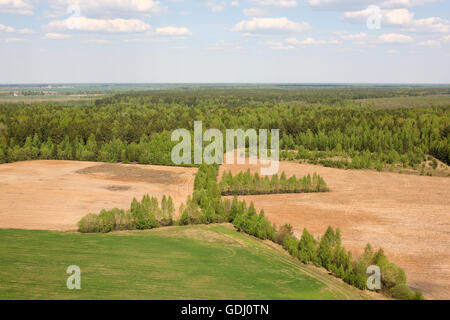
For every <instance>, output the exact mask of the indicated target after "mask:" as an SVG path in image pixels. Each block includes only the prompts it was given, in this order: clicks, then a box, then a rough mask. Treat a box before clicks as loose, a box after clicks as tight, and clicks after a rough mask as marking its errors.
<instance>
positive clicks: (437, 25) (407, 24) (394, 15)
mask: <svg viewBox="0 0 450 320" xmlns="http://www.w3.org/2000/svg"><path fill="white" fill-rule="evenodd" d="M374 10H375V9H369V8H367V9H364V10H360V11H351V12H345V13H344V19H345V20H347V21H350V22H355V23H366V21H367V19H368V18H369V16H371V15H373V14H375V11H374ZM381 17H382V19H381V27H383V25H387V26H390V27H399V28H400V29H401V30H402V31H408V32H440V33H448V32H449V30H450V21H449V20H447V19H443V18H439V17H430V18H425V19H417V20H415V19H414V13H413V12H411V11H409V10H408V9H405V8H403V9H394V10H381Z"/></svg>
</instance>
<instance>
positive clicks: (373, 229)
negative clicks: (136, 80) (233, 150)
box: [0, 85, 450, 299]
mask: <svg viewBox="0 0 450 320" xmlns="http://www.w3.org/2000/svg"><path fill="white" fill-rule="evenodd" d="M449 90H450V89H449V88H448V87H445V86H436V87H433V86H429V87H427V86H425V87H386V88H382V87H363V86H361V87H358V86H355V87H352V86H350V87H345V86H343V87H339V86H336V87H323V88H321V87H302V86H299V87H295V86H292V87H284V86H281V85H280V86H277V85H273V86H266V87H265V88H264V89H261V88H256V87H255V88H253V87H246V86H235V87H227V86H223V87H221V86H217V87H197V86H185V87H183V88H161V89H158V90H150V91H142V92H123V93H118V94H115V95H108V96H106V97H99V98H98V99H97V100H95V101H90V102H89V103H86V104H85V103H84V102H83V101H75V102H76V103H75V102H74V101H61V102H58V101H54V102H49V101H41V102H38V101H36V102H33V103H26V104H24V103H16V104H15V103H8V104H1V103H0V178H1V180H0V194H1V195H2V197H1V198H0V228H14V229H0V237H3V239H4V241H5V243H8V246H7V247H6V248H3V250H4V251H2V252H1V254H0V258H1V259H3V260H2V263H3V264H4V265H5V268H4V271H3V273H2V274H0V278H1V279H2V280H3V281H6V283H7V284H8V285H7V286H3V284H2V286H1V289H2V290H6V291H4V292H5V293H4V294H3V295H2V293H0V296H3V297H4V298H9V297H11V298H14V297H24V298H30V299H32V298H38V299H41V298H46V297H47V298H71V297H72V298H93V299H97V298H99V297H101V298H103V297H104V298H108V297H109V298H125V299H128V298H161V299H172V298H173V297H174V296H175V295H177V296H179V297H181V298H195V299H201V298H224V299H225V298H243V299H246V298H253V299H256V298H263V299H284V298H285V299H343V298H349V299H356V298H376V299H379V298H383V297H396V298H402V299H420V298H422V295H421V293H420V292H419V291H422V292H423V293H424V295H425V297H426V298H431V299H445V298H448V292H449V290H448V286H449V282H448V279H450V274H449V273H448V270H449V268H450V256H449V252H448V247H449V241H450V239H449V238H448V232H447V229H446V227H447V226H448V225H449V224H450V220H449V216H448V212H449V208H450V203H449V202H448V199H449V198H450V195H449V193H448V190H450V188H449V181H450V180H449V175H450V173H449V169H448V165H449V156H450V153H449V150H450V144H449V141H450V140H449V139H450V137H449V107H450V105H448V103H447V100H446V96H448V93H449V92H450V91H449ZM198 120H201V121H202V122H203V124H204V127H203V130H206V129H209V128H218V129H219V130H220V131H222V132H224V130H225V129H228V128H234V129H237V128H242V129H244V130H246V129H255V130H258V129H273V128H277V129H279V130H280V149H281V150H280V155H281V157H282V159H283V160H285V161H282V162H281V163H280V170H279V172H278V175H277V176H274V177H270V178H269V177H267V178H266V177H265V178H262V177H261V178H260V177H259V176H257V175H253V174H255V173H256V172H257V171H258V170H257V169H258V167H257V166H253V165H228V164H226V165H222V166H220V167H219V166H215V165H206V164H203V165H201V166H198V165H196V164H192V163H183V164H182V166H174V163H173V162H172V159H171V151H172V149H173V147H174V145H175V144H176V142H175V141H172V139H171V131H173V130H175V129H179V128H184V129H186V130H187V132H188V133H192V128H193V123H194V121H198ZM203 147H205V145H203ZM247 169H250V173H251V175H250V173H245V171H246V170H247ZM228 171H229V172H231V173H229V174H228V175H227V176H226V177H225V179H224V177H223V173H224V172H228ZM294 175H295V178H294V177H293V176H294ZM221 179H222V180H221ZM244 194H246V195H245V196H243V195H244ZM144 195H149V196H144ZM229 195H240V196H239V198H236V199H233V198H232V197H230V196H229ZM143 196H144V197H143ZM165 196H168V197H170V199H171V201H172V199H173V202H174V206H172V202H171V205H170V208H171V209H170V210H167V202H164V201H165V200H164V201H163V200H162V199H163V198H164V197H165ZM135 198H136V199H137V200H134V199H135ZM141 199H142V200H141ZM164 199H166V198H164ZM239 200H240V201H239ZM158 201H160V203H161V206H159V204H158ZM164 208H165V209H164ZM167 212H170V215H171V214H172V212H173V213H174V214H175V216H173V217H171V218H170V219H166V218H165V217H164V215H165V213H167ZM161 213H162V214H161ZM172 218H173V219H172ZM229 222H231V223H232V224H233V226H234V228H235V229H236V230H237V231H240V232H239V233H237V232H235V231H233V230H232V229H231V225H229V224H227V223H229ZM167 226H170V227H167ZM304 228H306V229H307V230H304ZM18 229H30V230H26V231H24V230H18ZM76 229H77V230H78V231H80V232H82V233H83V234H80V233H77V232H75V230H76ZM148 229H151V230H148ZM37 230H40V231H37ZM48 230H53V231H58V232H53V231H48ZM60 231H65V232H60ZM308 231H309V232H308ZM108 232H109V233H108ZM84 233H87V234H84ZM90 233H105V234H90ZM341 233H342V242H341ZM300 238H301V239H300ZM244 239H245V241H244ZM216 240H217V241H216ZM242 241H244V242H245V243H247V244H248V243H253V244H252V245H250V246H248V247H245V246H244V247H241V245H242V243H241V242H242ZM163 242H164V243H166V245H164V244H162V243H163ZM180 242H182V244H180ZM39 243H43V244H47V245H46V246H45V247H44V246H40V245H39ZM75 243H80V245H81V247H80V248H81V249H82V250H81V251H77V252H78V253H77V255H76V259H78V260H79V261H81V262H80V263H81V264H82V263H86V264H85V265H86V266H87V267H83V266H82V269H83V270H87V273H86V274H85V277H86V281H88V282H86V285H88V284H89V283H90V284H91V285H93V287H92V288H94V289H92V290H91V291H90V290H85V291H83V292H78V293H69V292H66V291H65V289H64V282H62V283H60V282H59V281H60V278H59V277H60V276H59V274H60V273H61V270H60V269H55V268H63V263H66V261H68V260H71V257H72V256H71V254H70V252H69V251H70V250H73V249H74V244H75ZM236 243H237V244H236ZM367 243H370V244H371V245H372V246H373V248H374V250H372V247H370V246H366V244H367ZM341 244H342V245H341ZM15 245H17V246H15ZM235 247H236V248H238V249H236V248H235ZM92 248H100V250H101V252H102V254H101V255H102V256H101V257H100V262H99V263H98V264H94V262H93V254H94V252H95V250H93V249H92ZM305 248H306V249H305ZM431 248H432V250H431ZM69 249H70V250H69ZM163 249H164V250H163ZM241 249H242V250H241ZM379 249H383V250H379ZM115 250H117V252H116V251H115ZM305 250H309V251H305ZM30 252H39V254H38V255H36V256H35V257H32V256H31V254H30ZM212 252H218V256H215V254H214V253H212ZM305 252H306V253H305ZM288 253H289V254H290V255H289V254H288ZM182 255H185V256H183V257H181V256H182ZM210 256H211V257H210ZM223 256H225V257H227V258H226V259H225V258H221V257H223ZM9 257H11V258H9ZM50 257H51V258H52V259H56V261H59V262H60V263H59V264H56V265H54V266H53V265H50V264H49V262H48V261H49V260H48V259H49V258H50ZM164 257H166V258H167V260H164ZM214 257H215V258H216V260H217V259H218V260H227V266H228V269H227V270H225V269H223V268H221V267H218V266H217V261H216V260H214V259H212V258H214ZM245 257H247V258H248V259H250V260H249V261H248V263H249V264H252V265H253V264H254V265H255V266H256V267H257V268H258V272H260V273H261V274H260V277H258V278H257V279H256V278H255V276H254V275H252V273H251V272H247V271H243V270H241V269H239V265H242V261H247V260H245V259H246V258H245ZM268 257H271V258H270V259H274V261H266V258H268ZM228 258H229V259H228ZM8 259H11V260H8ZM36 259H37V260H36ZM39 259H42V260H39ZM251 259H253V260H251ZM270 259H269V260H270ZM197 260H198V261H202V262H204V264H202V265H198V264H196V263H195V262H194V261H197ZM228 260H229V261H228ZM275 260H276V261H275ZM300 261H302V262H303V263H301V262H300ZM228 262H229V263H230V264H228ZM14 263H16V265H15V266H16V267H18V268H13V267H12V266H14ZM73 263H74V264H76V262H73ZM130 263H131V265H134V267H131V269H130V270H128V269H126V268H125V267H124V265H128V264H130ZM246 263H247V262H246ZM279 263H286V265H284V264H283V265H280V264H279ZM394 263H395V264H394ZM37 264H39V265H42V266H43V267H42V268H44V267H46V268H49V269H48V270H46V269H39V268H40V267H39V268H35V266H36V265H37ZM231 264H233V266H231ZM370 264H377V265H378V264H380V266H381V267H382V268H383V269H382V270H383V272H384V271H386V272H387V276H386V277H385V278H382V281H383V285H385V287H383V288H384V290H383V294H384V295H383V296H381V295H368V292H367V290H365V291H364V290H359V289H364V288H365V286H366V282H365V281H366V278H367V276H366V273H365V272H366V268H367V266H368V265H370ZM287 265H289V266H290V267H289V268H291V267H292V269H289V268H288V267H287ZM313 265H315V266H313ZM142 266H151V268H153V270H158V271H157V272H156V271H155V272H156V273H153V274H152V273H151V270H150V267H144V268H142ZM182 266H184V267H185V268H184V269H183V268H182ZM318 267H320V268H318ZM21 268H22V269H21ZM86 268H87V269H86ZM139 268H142V269H143V270H142V272H144V271H146V272H150V274H151V276H150V277H146V276H145V275H144V274H143V273H142V272H141V271H139V270H138V269H139ZM277 268H278V269H280V268H281V269H282V270H286V271H285V272H283V273H280V274H278V273H277V274H275V272H274V270H275V269H277ZM286 268H287V269H286ZM16 269H17V270H16ZM21 270H22V271H23V270H28V271H30V272H31V273H30V274H31V275H32V276H30V277H29V278H27V276H19V275H18V274H17V273H15V272H19V271H21ZM35 270H38V271H35ZM162 270H167V272H168V273H169V274H168V275H163V272H162ZM229 270H233V272H237V273H240V274H242V277H240V278H239V277H237V278H238V279H239V284H238V282H236V281H237V279H231V278H232V276H231V275H230V273H229ZM249 270H250V271H252V270H253V269H249ZM403 270H405V271H406V274H405V272H404V271H403ZM63 271H64V270H63ZM131 271H132V272H131ZM327 271H328V274H327ZM32 272H36V273H35V274H34V275H33V273H32ZM102 272H104V273H102ZM253 272H255V271H254V270H253ZM39 273H45V274H46V275H45V277H44V278H42V280H43V281H46V282H48V283H50V284H53V285H55V286H62V287H53V289H50V287H49V286H48V285H47V286H45V285H44V286H42V284H41V283H40V282H39V279H40V277H39V276H37V274H39ZM47 273H48V275H47ZM235 274H236V273H234V275H235ZM8 275H13V276H12V277H11V278H17V279H19V280H20V279H21V280H20V281H17V282H14V280H6V279H8ZM63 276H65V275H63ZM104 276H106V277H108V278H107V279H108V280H107V281H108V283H112V284H113V285H112V286H111V287H107V286H106V282H105V281H106V280H105V279H106V278H104ZM138 276H139V279H144V282H143V283H142V285H140V284H137V283H136V282H137V279H138V278H137V277H138ZM190 277H193V278H192V279H193V282H192V283H191V282H189V283H188V279H190ZM339 278H341V279H339ZM342 280H344V281H342ZM344 282H346V283H344ZM253 283H254V285H250V284H253ZM120 284H122V285H123V286H124V288H125V289H122V288H121V287H120V286H119V285H120ZM243 284H245V285H243ZM279 284H282V286H281V287H280V288H277V286H278V285H279ZM348 284H351V285H352V286H353V287H350V286H349V285H348ZM406 284H407V285H408V286H409V287H408V286H406ZM239 285H240V286H241V289H240V290H236V289H233V288H234V287H235V286H236V287H239ZM242 286H244V287H245V288H244V289H242ZM37 287H39V288H40V287H42V290H41V291H40V290H39V289H38V288H37ZM232 287H233V288H232ZM55 288H57V289H56V290H55ZM356 288H359V289H356ZM411 289H413V290H411ZM21 290H22V291H23V293H22V296H21V295H20V293H19V292H20V291H21ZM83 290H84V289H83ZM155 290H157V291H158V293H156V292H155ZM414 290H419V291H414ZM52 292H54V293H52ZM186 292H188V293H189V294H186Z"/></svg>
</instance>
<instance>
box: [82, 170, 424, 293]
mask: <svg viewBox="0 0 450 320" xmlns="http://www.w3.org/2000/svg"><path fill="white" fill-rule="evenodd" d="M246 174H247V175H248V174H249V173H248V172H247V173H246ZM217 175H218V166H217V165H201V166H200V167H199V170H198V171H197V175H196V178H195V182H194V193H193V195H192V197H191V196H189V197H188V200H187V202H186V204H182V205H181V206H180V209H179V212H180V217H179V219H178V220H177V221H174V220H173V218H172V215H173V212H174V208H173V203H172V199H171V198H170V197H169V198H165V197H164V198H163V199H162V201H161V207H159V206H158V201H157V199H156V198H153V197H152V198H150V197H149V196H144V197H143V199H142V201H141V202H138V201H136V199H134V200H133V202H132V204H131V207H130V210H127V211H124V210H119V209H112V210H110V211H107V210H102V212H100V214H99V215H95V214H89V215H87V216H85V217H83V218H82V219H81V220H80V222H79V223H78V226H79V230H80V232H109V231H113V230H130V229H131V230H134V229H151V228H156V227H159V226H164V225H172V224H177V225H189V224H209V223H215V222H231V223H232V224H233V225H234V226H235V228H236V230H238V231H242V232H245V233H247V234H249V235H252V236H255V237H257V238H259V239H263V240H266V239H268V240H271V241H274V242H276V243H278V244H280V245H282V246H283V247H284V248H285V249H286V250H287V251H288V252H289V253H290V254H291V255H292V256H293V257H295V258H297V259H299V260H300V261H301V262H303V263H313V264H315V265H317V266H321V267H324V268H326V269H327V270H328V271H330V272H331V273H332V274H333V275H335V276H336V277H339V278H342V279H344V281H345V282H347V283H349V284H351V285H353V286H355V287H357V288H360V289H365V288H366V280H367V275H366V270H367V267H368V266H369V265H377V266H379V267H380V269H381V273H382V288H383V290H384V292H385V293H387V294H389V295H392V296H393V297H395V298H399V299H422V298H423V297H422V295H421V293H420V292H412V291H411V289H410V288H409V287H408V286H407V285H406V275H405V273H404V271H403V270H402V269H400V268H399V267H398V266H396V265H395V264H393V263H392V262H390V261H389V260H388V259H387V258H386V256H385V255H384V253H383V251H382V250H381V249H380V250H378V251H377V252H373V250H372V248H371V246H370V245H367V247H366V248H365V251H364V253H363V254H362V255H360V256H359V257H357V258H356V259H354V258H353V257H352V254H351V252H350V251H347V250H346V249H345V248H344V247H343V246H342V244H341V235H340V231H339V229H337V230H336V231H334V230H333V229H332V228H331V227H329V228H328V229H327V231H326V232H325V234H324V235H323V236H322V237H320V238H318V239H315V238H314V237H313V235H311V234H310V233H309V232H308V231H307V230H306V229H305V230H304V231H303V234H302V237H301V239H297V238H295V237H294V235H293V232H292V227H291V226H289V225H284V226H281V227H280V228H279V229H278V230H277V228H276V226H275V225H272V224H271V223H270V222H269V220H267V218H266V217H265V216H264V211H263V210H261V211H260V213H259V214H258V213H257V211H256V209H255V207H254V204H253V202H251V203H250V206H248V207H247V204H246V203H245V201H239V200H238V198H237V196H234V198H233V200H232V201H230V200H229V199H225V200H224V199H222V198H221V192H220V188H219V183H218V182H217Z"/></svg>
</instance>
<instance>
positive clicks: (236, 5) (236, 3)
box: [231, 0, 239, 7]
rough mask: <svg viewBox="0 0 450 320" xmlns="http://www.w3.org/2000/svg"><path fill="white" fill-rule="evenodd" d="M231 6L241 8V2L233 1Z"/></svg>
mask: <svg viewBox="0 0 450 320" xmlns="http://www.w3.org/2000/svg"><path fill="white" fill-rule="evenodd" d="M231 5H232V6H233V7H239V1H238V0H233V1H231Z"/></svg>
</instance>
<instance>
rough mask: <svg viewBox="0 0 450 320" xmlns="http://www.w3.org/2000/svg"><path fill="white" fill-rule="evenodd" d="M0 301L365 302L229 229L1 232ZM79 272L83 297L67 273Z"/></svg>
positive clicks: (336, 282)
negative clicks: (77, 268)
mask: <svg viewBox="0 0 450 320" xmlns="http://www.w3.org/2000/svg"><path fill="white" fill-rule="evenodd" d="M0 242H1V243H3V244H6V245H2V246H1V247H0V284H1V285H0V299H362V298H365V299H367V298H371V297H377V296H376V295H375V296H374V295H369V294H368V293H365V292H362V291H360V290H357V289H354V288H352V287H350V286H348V285H346V284H344V283H342V281H339V280H337V279H334V278H331V277H329V276H328V275H327V274H325V273H323V272H322V271H320V270H317V269H315V268H313V267H307V266H304V265H302V264H301V263H300V262H298V261H296V260H294V259H293V258H291V257H290V256H289V255H287V254H286V253H285V252H284V251H282V250H281V248H276V247H274V246H272V245H270V244H268V243H266V242H263V241H259V240H256V239H254V238H252V237H249V236H246V235H243V234H240V233H237V232H236V231H234V230H233V229H232V228H231V227H230V226H229V225H210V226H188V227H167V228H160V229H154V230H150V231H140V232H120V233H113V234H107V235H102V234H79V233H73V232H51V231H27V230H13V229H2V230H0ZM70 264H76V265H78V266H80V268H81V288H82V289H81V290H67V288H66V280H67V277H68V275H67V274H66V269H67V267H68V266H69V265H70Z"/></svg>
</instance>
